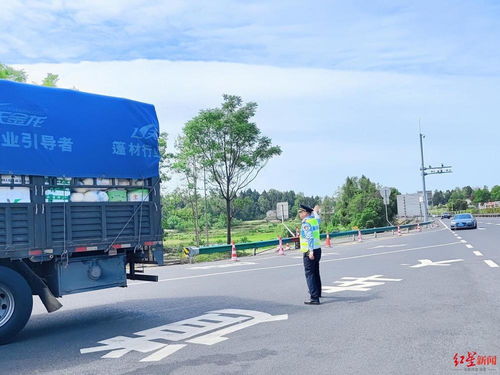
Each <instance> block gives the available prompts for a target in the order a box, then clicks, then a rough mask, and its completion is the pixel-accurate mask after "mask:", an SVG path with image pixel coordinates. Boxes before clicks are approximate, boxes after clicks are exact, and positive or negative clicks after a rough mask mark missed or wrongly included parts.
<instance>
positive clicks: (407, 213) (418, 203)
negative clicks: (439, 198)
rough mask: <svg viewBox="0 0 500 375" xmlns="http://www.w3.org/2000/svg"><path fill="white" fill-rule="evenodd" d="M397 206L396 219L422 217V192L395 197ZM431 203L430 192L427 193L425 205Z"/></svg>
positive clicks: (423, 208) (423, 207)
mask: <svg viewBox="0 0 500 375" xmlns="http://www.w3.org/2000/svg"><path fill="white" fill-rule="evenodd" d="M396 200H397V204H398V217H417V216H420V217H423V216H424V210H425V205H424V198H423V196H422V192H421V191H419V192H418V193H414V194H400V195H398V196H397V197H396ZM431 201H432V192H431V191H427V203H428V204H429V202H431Z"/></svg>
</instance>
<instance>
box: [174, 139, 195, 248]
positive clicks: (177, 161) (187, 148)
mask: <svg viewBox="0 0 500 375" xmlns="http://www.w3.org/2000/svg"><path fill="white" fill-rule="evenodd" d="M176 147H177V149H178V150H179V152H178V153H177V154H175V155H174V156H173V158H174V163H173V164H172V168H173V169H174V170H175V171H176V172H177V173H179V174H181V175H182V177H183V178H184V181H185V182H186V197H187V200H188V202H189V205H190V207H191V211H192V218H193V224H194V235H195V245H196V246H200V237H201V229H200V207H199V201H200V194H199V193H198V181H199V179H200V175H199V174H200V171H201V170H202V169H201V168H200V167H201V160H200V154H199V152H198V150H197V149H196V147H195V146H194V145H193V144H191V143H189V142H187V140H186V137H183V136H179V137H178V138H177V142H176Z"/></svg>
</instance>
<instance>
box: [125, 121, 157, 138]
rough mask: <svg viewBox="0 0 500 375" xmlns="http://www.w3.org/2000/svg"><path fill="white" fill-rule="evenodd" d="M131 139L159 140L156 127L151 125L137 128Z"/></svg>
mask: <svg viewBox="0 0 500 375" xmlns="http://www.w3.org/2000/svg"><path fill="white" fill-rule="evenodd" d="M130 138H137V139H156V138H158V134H157V131H156V125H155V124H150V125H146V126H143V127H142V128H135V129H134V133H133V134H132V135H131V136H130Z"/></svg>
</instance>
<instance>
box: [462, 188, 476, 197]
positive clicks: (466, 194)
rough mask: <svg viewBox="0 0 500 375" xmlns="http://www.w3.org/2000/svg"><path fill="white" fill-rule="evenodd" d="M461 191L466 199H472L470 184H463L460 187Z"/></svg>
mask: <svg viewBox="0 0 500 375" xmlns="http://www.w3.org/2000/svg"><path fill="white" fill-rule="evenodd" d="M462 192H463V194H464V197H465V198H466V199H472V194H473V192H474V190H472V188H471V187H470V186H464V188H463V189H462Z"/></svg>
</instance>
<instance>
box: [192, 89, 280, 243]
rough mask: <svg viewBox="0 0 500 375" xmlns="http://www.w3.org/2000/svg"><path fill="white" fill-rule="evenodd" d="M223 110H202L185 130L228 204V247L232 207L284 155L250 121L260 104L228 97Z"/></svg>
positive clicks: (237, 97) (225, 96) (213, 182)
mask: <svg viewBox="0 0 500 375" xmlns="http://www.w3.org/2000/svg"><path fill="white" fill-rule="evenodd" d="M223 99H224V102H223V103H222V106H221V107H220V108H215V109H209V110H202V111H201V112H200V113H199V114H198V115H197V116H196V117H195V118H193V119H192V120H191V121H189V122H188V123H187V124H186V125H185V126H184V129H183V134H184V136H185V137H186V141H187V142H190V143H192V144H193V145H195V146H196V147H197V149H198V150H199V151H200V154H201V155H202V156H203V166H204V167H206V168H207V170H208V171H209V173H210V181H211V183H212V184H213V186H214V187H215V188H216V189H217V191H218V192H219V194H220V196H221V197H222V198H223V199H224V201H225V203H226V222H227V243H230V242H231V218H232V214H231V204H232V202H233V200H234V199H235V198H236V196H237V194H238V192H239V191H241V190H242V189H244V188H245V187H247V186H248V185H249V184H250V183H251V182H252V181H253V180H254V179H255V178H256V177H257V175H258V174H259V172H260V171H261V170H262V168H264V166H265V165H266V164H267V162H268V161H269V160H270V159H271V158H272V157H273V156H276V155H280V154H281V149H280V148H279V147H278V146H273V145H272V144H271V139H270V138H268V137H265V136H262V135H261V132H260V130H259V129H258V128H257V125H256V124H255V123H253V122H251V121H250V119H251V118H252V117H253V116H254V115H255V112H256V109H257V104H256V103H253V102H249V103H246V104H243V101H242V99H241V98H240V97H239V96H233V95H224V96H223Z"/></svg>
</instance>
